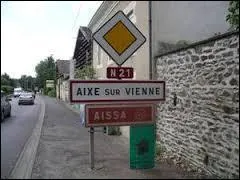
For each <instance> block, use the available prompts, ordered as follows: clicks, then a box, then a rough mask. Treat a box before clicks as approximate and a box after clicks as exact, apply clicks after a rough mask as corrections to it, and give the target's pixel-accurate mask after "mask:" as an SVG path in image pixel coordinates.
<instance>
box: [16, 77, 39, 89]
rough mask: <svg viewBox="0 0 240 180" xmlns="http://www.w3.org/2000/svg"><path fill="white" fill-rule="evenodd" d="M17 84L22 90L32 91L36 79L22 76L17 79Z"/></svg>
mask: <svg viewBox="0 0 240 180" xmlns="http://www.w3.org/2000/svg"><path fill="white" fill-rule="evenodd" d="M19 84H20V86H21V87H22V88H23V89H24V90H26V91H33V90H34V87H35V84H36V79H35V78H33V77H32V76H27V75H22V76H21V78H20V79H19Z"/></svg>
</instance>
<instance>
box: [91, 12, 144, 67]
mask: <svg viewBox="0 0 240 180" xmlns="http://www.w3.org/2000/svg"><path fill="white" fill-rule="evenodd" d="M93 38H94V40H95V41H96V42H97V43H98V44H99V45H100V46H101V47H102V48H103V49H104V51H105V52H106V53H107V54H108V55H109V56H110V57H111V58H112V59H113V61H114V62H115V63H116V64H118V65H119V66H121V65H122V64H123V63H124V62H125V61H126V60H127V59H128V58H129V57H130V56H131V55H132V54H133V53H134V52H135V51H136V50H137V49H138V48H140V47H141V46H142V45H143V44H144V43H145V41H146V38H145V37H144V35H143V34H142V33H141V32H140V31H139V30H138V29H137V27H136V26H135V25H134V24H133V23H132V22H131V21H130V20H129V19H128V17H127V16H126V15H125V14H124V13H123V12H122V11H118V12H117V13H116V14H115V15H114V16H113V17H112V18H111V19H110V20H109V21H107V22H106V23H105V24H104V25H103V26H102V27H100V29H99V30H98V31H96V32H95V33H94V35H93Z"/></svg>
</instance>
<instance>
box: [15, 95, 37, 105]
mask: <svg viewBox="0 0 240 180" xmlns="http://www.w3.org/2000/svg"><path fill="white" fill-rule="evenodd" d="M21 104H34V97H33V94H32V93H31V92H25V93H21V95H20V96H19V99H18V105H21Z"/></svg>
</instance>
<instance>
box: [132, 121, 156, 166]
mask: <svg viewBox="0 0 240 180" xmlns="http://www.w3.org/2000/svg"><path fill="white" fill-rule="evenodd" d="M155 134H156V133H155V124H152V125H136V126H131V127H130V169H151V168H154V166H155V142H156V136H155Z"/></svg>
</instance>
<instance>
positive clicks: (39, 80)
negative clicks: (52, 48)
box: [35, 56, 56, 93]
mask: <svg viewBox="0 0 240 180" xmlns="http://www.w3.org/2000/svg"><path fill="white" fill-rule="evenodd" d="M35 71H36V73H37V76H36V82H35V84H36V85H37V87H38V88H40V89H44V92H45V93H48V92H46V91H48V89H47V88H46V80H54V82H56V66H55V60H54V59H53V57H52V56H49V57H47V58H46V59H45V60H42V61H40V63H39V64H37V66H36V67H35Z"/></svg>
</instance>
